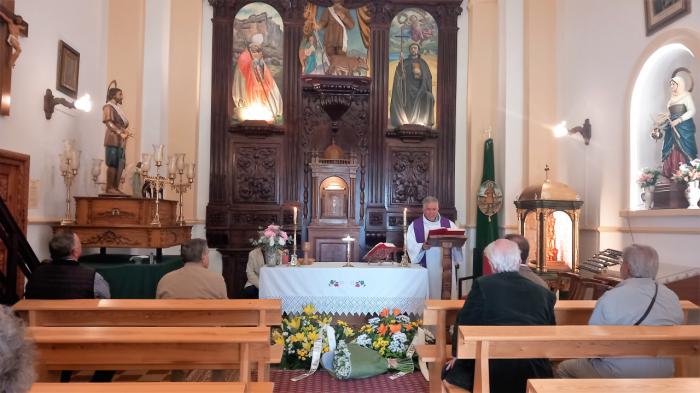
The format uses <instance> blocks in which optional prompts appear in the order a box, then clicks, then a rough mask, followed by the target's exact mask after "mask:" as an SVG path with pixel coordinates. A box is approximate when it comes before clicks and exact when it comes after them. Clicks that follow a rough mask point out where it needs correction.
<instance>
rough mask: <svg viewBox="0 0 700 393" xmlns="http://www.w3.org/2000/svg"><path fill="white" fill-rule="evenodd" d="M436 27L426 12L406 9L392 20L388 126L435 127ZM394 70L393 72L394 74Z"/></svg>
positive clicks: (417, 9)
mask: <svg viewBox="0 0 700 393" xmlns="http://www.w3.org/2000/svg"><path fill="white" fill-rule="evenodd" d="M437 33H438V31H437V24H436V23H435V19H433V17H432V16H431V15H430V14H429V13H428V12H426V11H424V10H422V9H419V8H407V9H405V10H403V11H401V12H400V13H399V14H398V15H396V17H394V19H393V20H392V21H391V28H390V34H389V35H390V41H389V70H390V71H389V72H390V73H389V97H390V103H389V126H390V127H391V128H396V127H399V126H401V125H405V124H413V125H421V126H425V127H430V128H433V127H435V97H436V93H437V48H438V41H437ZM392 71H393V72H392Z"/></svg>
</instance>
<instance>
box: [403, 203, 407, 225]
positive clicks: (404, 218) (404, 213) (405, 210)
mask: <svg viewBox="0 0 700 393" xmlns="http://www.w3.org/2000/svg"><path fill="white" fill-rule="evenodd" d="M407 213H408V208H405V207H404V208H403V226H406V214H407Z"/></svg>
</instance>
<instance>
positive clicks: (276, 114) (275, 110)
mask: <svg viewBox="0 0 700 393" xmlns="http://www.w3.org/2000/svg"><path fill="white" fill-rule="evenodd" d="M283 29H284V26H283V24H282V18H281V17H280V14H279V13H278V12H277V11H276V10H275V9H274V8H272V6H270V5H268V4H265V3H259V2H258V3H250V4H248V5H246V6H244V7H243V8H241V9H240V10H239V11H238V13H237V14H236V18H235V19H234V21H233V81H232V89H231V95H232V96H233V111H232V113H233V119H232V122H233V123H239V122H243V121H245V120H262V121H266V122H269V123H274V124H282V123H283V121H284V118H283V107H284V105H283V102H282V93H281V91H280V89H281V88H282V86H283V84H282V82H283V75H284V60H283V56H284V42H283V41H284V38H283V36H284V34H283Z"/></svg>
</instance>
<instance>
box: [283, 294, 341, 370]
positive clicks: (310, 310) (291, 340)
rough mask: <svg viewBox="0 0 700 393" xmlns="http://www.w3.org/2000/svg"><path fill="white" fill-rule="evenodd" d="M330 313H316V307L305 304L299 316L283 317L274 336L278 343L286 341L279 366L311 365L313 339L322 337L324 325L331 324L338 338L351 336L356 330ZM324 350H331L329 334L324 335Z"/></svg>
mask: <svg viewBox="0 0 700 393" xmlns="http://www.w3.org/2000/svg"><path fill="white" fill-rule="evenodd" d="M332 322H333V318H332V317H331V316H330V315H324V314H317V313H316V308H315V307H314V306H313V305H312V304H309V305H306V306H305V307H304V309H303V313H302V314H301V315H298V316H292V317H289V318H284V319H283V320H282V330H274V331H273V332H272V339H273V341H274V342H275V344H279V345H283V346H284V351H283V354H282V361H281V363H280V366H281V367H282V368H283V369H307V370H308V369H309V367H311V357H312V354H313V347H314V341H316V339H318V337H319V334H320V333H319V330H320V329H321V327H322V326H325V325H331V326H333V327H334V328H335V337H336V341H340V340H348V341H350V340H351V339H352V336H353V335H354V333H355V332H354V330H353V329H352V328H351V327H350V326H349V325H348V324H347V323H345V322H344V321H337V322H336V324H335V325H333V324H332ZM322 344H323V346H322V350H321V354H323V353H326V352H328V338H327V337H325V336H324V338H323V342H322Z"/></svg>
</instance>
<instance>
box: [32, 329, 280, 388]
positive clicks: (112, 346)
mask: <svg viewBox="0 0 700 393" xmlns="http://www.w3.org/2000/svg"><path fill="white" fill-rule="evenodd" d="M26 335H27V338H28V339H29V340H31V341H33V342H34V345H35V347H36V354H37V356H36V358H35V365H36V366H37V370H38V372H39V375H40V381H42V382H43V381H46V380H47V379H48V380H51V379H53V378H56V377H57V375H58V371H60V370H172V369H177V370H189V369H212V370H215V369H224V370H228V369H239V370H240V381H241V382H244V383H245V382H248V380H249V379H250V364H251V363H252V362H258V364H260V363H267V362H269V360H270V357H271V356H272V352H273V351H272V347H271V346H270V331H269V329H268V328H265V327H29V328H27V330H26ZM265 378H266V375H264V374H260V373H259V374H258V381H259V382H262V381H264V379H265Z"/></svg>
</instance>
